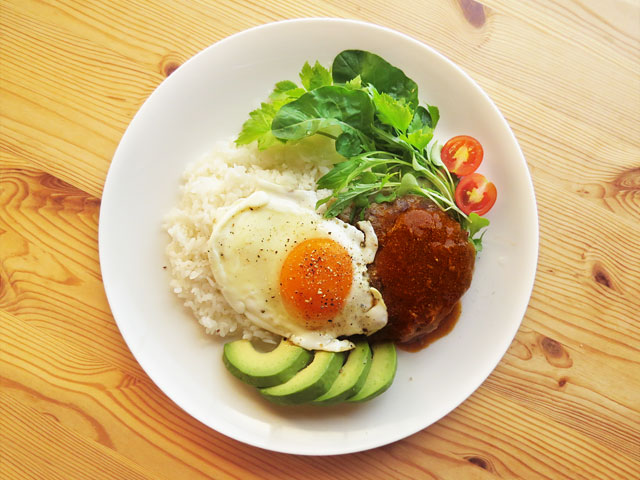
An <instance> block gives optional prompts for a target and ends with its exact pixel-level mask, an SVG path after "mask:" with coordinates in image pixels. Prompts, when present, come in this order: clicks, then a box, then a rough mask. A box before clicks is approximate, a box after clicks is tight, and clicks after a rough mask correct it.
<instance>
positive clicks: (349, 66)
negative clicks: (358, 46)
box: [331, 50, 419, 108]
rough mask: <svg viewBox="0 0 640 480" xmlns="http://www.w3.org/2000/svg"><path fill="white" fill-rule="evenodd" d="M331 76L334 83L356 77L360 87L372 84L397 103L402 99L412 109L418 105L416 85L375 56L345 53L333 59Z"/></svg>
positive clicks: (361, 53) (357, 51)
mask: <svg viewBox="0 0 640 480" xmlns="http://www.w3.org/2000/svg"><path fill="white" fill-rule="evenodd" d="M331 74H332V75H333V81H334V83H345V82H347V81H349V80H352V79H353V78H355V77H357V76H358V75H359V76H360V78H361V80H362V83H363V84H369V85H373V86H374V87H375V88H376V90H378V91H379V92H383V93H387V94H389V95H391V96H392V97H393V98H395V99H397V100H400V99H404V100H405V101H406V102H407V103H408V104H409V105H410V106H411V107H412V108H415V107H417V106H418V103H419V101H418V85H417V84H416V82H414V81H413V80H411V79H410V78H408V77H407V76H406V75H405V74H404V72H403V71H402V70H400V69H399V68H396V67H394V66H393V65H391V64H390V63H389V62H387V61H386V60H385V59H384V58H382V57H380V56H378V55H376V54H375V53H371V52H366V51H364V50H345V51H344V52H341V53H339V54H338V55H337V56H336V58H335V59H334V60H333V66H332V67H331Z"/></svg>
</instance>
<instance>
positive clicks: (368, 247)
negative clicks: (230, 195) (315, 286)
mask: <svg viewBox="0 0 640 480" xmlns="http://www.w3.org/2000/svg"><path fill="white" fill-rule="evenodd" d="M317 200H318V198H317V195H316V193H315V192H308V191H301V190H293V191H292V190H287V189H285V188H283V187H281V186H279V185H275V184H271V183H268V182H264V181H261V182H260V183H259V190H257V191H256V192H254V193H253V194H251V195H250V196H248V197H246V198H242V199H240V200H237V201H236V202H234V203H233V204H232V205H230V206H228V207H224V208H220V209H218V210H217V211H216V212H215V215H214V218H215V220H214V226H213V232H212V234H211V238H210V240H209V250H208V253H209V261H210V263H211V270H212V273H213V276H214V279H215V282H216V284H217V285H218V287H219V288H220V291H221V292H222V295H223V296H224V298H225V299H226V300H227V302H228V303H229V305H231V307H232V308H233V309H234V310H235V311H236V312H238V313H241V314H244V315H245V316H246V317H247V318H248V319H249V320H250V321H251V322H252V323H254V324H255V325H257V326H258V327H261V328H263V329H265V330H268V331H270V332H272V333H275V334H278V335H282V336H284V337H287V338H289V340H290V341H291V342H293V343H294V344H297V345H300V346H301V347H303V348H306V349H309V350H326V351H344V350H349V349H351V348H353V343H351V342H350V341H348V340H340V339H338V337H340V336H346V335H355V334H361V333H364V334H371V333H373V332H375V331H377V330H379V329H380V328H382V327H383V326H385V325H386V323H387V309H386V306H385V304H384V301H383V300H382V296H381V295H380V292H378V290H376V289H375V288H373V287H371V285H370V284H369V278H368V274H367V264H369V263H371V262H373V259H374V257H375V254H376V250H377V247H378V240H377V237H376V235H375V232H374V231H373V227H372V226H371V224H370V223H369V222H359V223H358V227H359V228H360V230H359V229H358V228H356V227H354V226H353V225H350V224H348V223H345V222H342V221H341V220H339V219H337V218H333V219H325V218H323V217H321V216H320V215H319V214H318V213H317V212H316V211H315V204H316V202H317ZM310 238H330V239H332V240H334V241H336V242H338V243H339V244H340V245H342V246H343V247H344V248H345V249H346V250H347V252H348V253H349V255H350V257H351V259H352V267H353V281H352V284H351V289H350V291H349V295H348V298H347V299H346V301H345V303H344V307H343V308H342V310H341V311H340V312H339V313H338V314H337V315H336V316H335V317H334V318H333V319H332V321H331V322H328V323H327V324H326V325H325V326H324V327H322V328H321V329H317V330H309V329H307V328H305V326H304V325H302V324H301V323H300V322H299V321H296V319H294V318H293V317H292V316H291V314H290V313H289V312H288V311H287V309H286V307H285V305H284V303H283V301H282V298H281V296H280V283H279V282H280V270H281V268H282V265H283V262H284V260H285V258H286V256H287V255H288V253H289V252H290V251H291V250H292V249H293V248H294V247H295V246H296V245H297V244H299V243H300V242H302V241H304V240H307V239H310Z"/></svg>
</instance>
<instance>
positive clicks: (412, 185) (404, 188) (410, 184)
mask: <svg viewBox="0 0 640 480" xmlns="http://www.w3.org/2000/svg"><path fill="white" fill-rule="evenodd" d="M419 191H420V185H419V184H418V180H416V177H415V176H413V175H412V174H411V173H405V174H404V175H403V176H402V180H400V185H399V186H398V189H397V190H396V193H397V195H398V196H399V197H403V196H405V195H408V194H410V193H416V192H419Z"/></svg>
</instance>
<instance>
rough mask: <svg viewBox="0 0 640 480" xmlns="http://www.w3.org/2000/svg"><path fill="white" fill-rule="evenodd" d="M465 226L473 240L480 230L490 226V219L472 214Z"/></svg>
mask: <svg viewBox="0 0 640 480" xmlns="http://www.w3.org/2000/svg"><path fill="white" fill-rule="evenodd" d="M464 226H465V229H467V230H468V231H469V237H470V238H473V237H475V235H476V234H477V233H478V232H479V231H480V230H482V229H483V228H485V227H488V226H489V219H487V218H485V217H481V216H480V215H478V214H477V213H474V212H471V213H470V214H469V216H468V217H467V219H466V220H465V225H464Z"/></svg>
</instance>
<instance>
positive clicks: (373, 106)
mask: <svg viewBox="0 0 640 480" xmlns="http://www.w3.org/2000/svg"><path fill="white" fill-rule="evenodd" d="M299 76H300V81H301V83H302V87H300V86H299V85H298V84H296V83H295V82H293V81H290V80H284V81H281V82H278V83H277V84H276V85H275V88H274V90H273V92H272V93H271V95H270V96H269V100H268V101H266V102H264V103H262V104H261V105H260V108H258V109H256V110H254V111H252V112H251V113H250V114H249V119H248V120H247V121H246V122H245V123H244V125H243V126H242V131H241V132H240V135H239V136H238V138H237V140H236V143H237V144H238V145H244V144H249V143H252V142H254V141H255V142H257V143H258V147H259V148H260V149H266V148H268V147H270V146H271V145H273V144H274V143H276V142H283V143H286V142H291V141H296V140H300V139H302V138H305V137H308V136H310V135H325V136H327V137H330V138H333V139H334V140H335V148H336V151H337V152H338V153H339V154H341V155H342V156H344V157H345V161H344V162H340V163H337V164H336V165H335V166H334V167H333V169H332V170H331V171H329V173H327V174H326V175H324V176H323V177H322V178H320V180H319V181H318V187H319V188H323V189H330V190H331V191H332V193H331V194H330V195H329V196H328V197H326V198H323V199H322V200H320V201H319V202H318V205H317V206H320V205H323V204H325V203H326V204H327V210H326V212H325V214H324V215H325V216H326V217H334V216H336V215H339V214H341V213H343V212H344V211H348V212H350V213H351V218H352V219H353V218H355V217H356V216H357V215H363V214H364V210H365V209H366V208H367V207H368V206H369V205H370V204H371V203H381V202H391V201H393V200H394V199H395V198H397V197H399V196H403V195H407V194H415V195H421V196H423V197H426V198H429V199H430V200H432V201H433V202H434V203H435V204H437V205H438V206H440V208H442V209H443V210H445V211H448V212H449V214H450V215H451V216H452V217H454V218H455V219H456V220H458V221H459V222H460V224H461V225H462V227H463V228H464V229H466V230H467V231H468V232H469V238H470V240H471V242H472V243H473V244H474V246H475V247H476V250H477V251H480V250H481V249H482V234H481V233H480V230H482V229H483V228H485V227H486V226H487V225H488V224H489V221H488V220H487V219H486V218H483V217H481V216H479V215H477V214H475V213H472V214H470V215H466V214H465V213H464V212H462V211H461V210H460V209H459V208H458V206H457V205H456V201H455V190H456V185H457V184H458V181H459V179H458V177H457V176H455V175H452V174H451V173H450V172H449V171H448V170H447V168H446V167H445V165H444V163H443V162H442V160H441V159H440V150H441V149H442V147H441V146H440V145H439V144H438V143H437V142H436V141H435V140H434V139H433V131H434V129H435V128H436V125H437V124H438V120H439V118H440V113H439V111H438V108H437V107H435V106H432V105H426V106H422V105H419V100H418V85H417V84H416V83H415V82H414V81H413V80H411V79H410V78H408V77H407V76H406V75H405V74H404V72H403V71H402V70H400V69H399V68H396V67H394V66H393V65H391V64H390V63H389V62H387V61H386V60H384V59H383V58H381V57H379V56H378V55H375V54H373V53H370V52H366V51H363V50H345V51H343V52H341V53H340V54H338V56H336V58H335V59H334V61H333V64H332V66H331V70H328V69H326V68H325V67H323V66H322V65H321V64H320V63H318V62H316V63H315V64H314V65H313V66H312V65H310V64H309V63H308V62H307V63H305V64H304V66H303V67H302V71H301V72H300V74H299Z"/></svg>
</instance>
